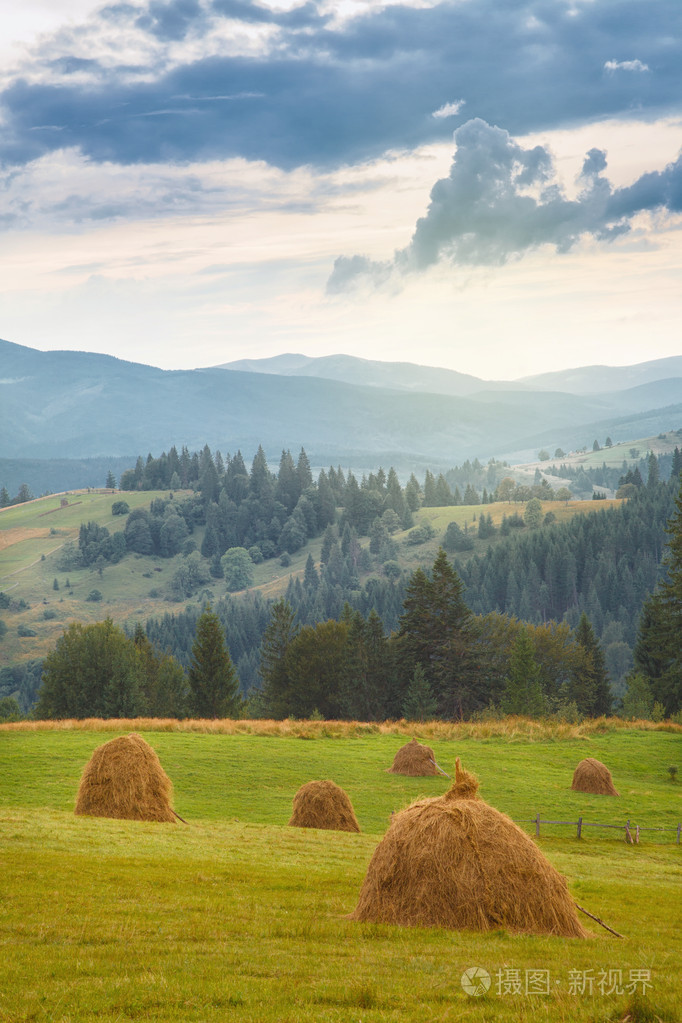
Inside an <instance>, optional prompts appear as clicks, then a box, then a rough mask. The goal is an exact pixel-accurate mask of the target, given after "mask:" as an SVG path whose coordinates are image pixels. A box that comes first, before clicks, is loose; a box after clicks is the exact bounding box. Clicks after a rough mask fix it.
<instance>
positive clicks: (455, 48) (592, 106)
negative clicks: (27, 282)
mask: <svg viewBox="0 0 682 1023" xmlns="http://www.w3.org/2000/svg"><path fill="white" fill-rule="evenodd" d="M360 10H361V12H362V13H360V14H357V15H348V16H346V17H344V19H343V20H340V19H338V18H337V19H336V20H334V19H333V18H332V17H331V16H330V14H329V13H328V10H327V8H326V7H322V6H321V5H320V6H318V5H317V4H315V3H312V2H306V3H303V4H299V5H298V6H294V7H293V8H291V9H289V10H282V9H275V8H271V7H268V6H266V5H265V4H260V3H254V2H248V0H203V2H199V0H143V2H141V3H136V4H132V3H118V4H111V5H109V6H108V7H105V8H103V9H102V10H101V11H99V12H98V13H97V14H96V15H94V16H93V17H92V19H91V20H90V21H88V22H87V23H84V24H83V25H81V26H77V27H76V28H73V29H69V30H68V31H67V30H66V29H65V30H63V32H62V33H58V34H57V35H55V36H54V37H53V38H47V39H44V38H43V39H41V42H40V43H39V46H38V48H37V49H36V50H35V52H34V53H33V56H32V57H31V59H30V60H27V61H26V62H25V63H24V64H23V65H22V66H21V67H19V69H18V71H13V72H6V73H5V75H4V77H3V79H2V81H3V83H4V85H3V86H2V87H1V88H0V116H1V118H2V123H3V132H2V135H1V136H0V163H4V164H5V165H7V164H15V165H18V164H22V163H27V162H30V161H32V160H35V159H36V158H37V157H40V156H43V155H45V154H48V153H51V152H55V151H56V150H58V149H60V148H61V147H62V146H75V147H78V148H79V149H80V151H81V152H82V153H83V154H84V156H85V157H87V158H89V159H92V160H96V161H113V162H116V163H121V164H144V163H146V162H158V161H162V160H164V161H167V162H178V163H182V162H192V161H196V160H205V159H226V158H230V157H235V156H241V157H244V158H246V159H249V160H265V161H267V162H269V163H271V164H273V165H275V166H277V167H280V168H284V169H291V168H293V167H300V166H305V165H312V166H316V167H322V168H332V167H339V166H342V165H346V164H352V163H357V162H360V161H366V160H370V159H374V158H376V157H378V156H379V155H381V154H382V153H385V152H386V151H387V150H391V149H405V148H411V147H415V146H417V145H423V144H428V143H430V142H434V141H439V140H445V139H447V138H449V137H450V130H451V125H450V123H449V118H450V117H452V116H454V115H455V114H456V113H457V112H458V110H459V108H460V104H461V102H462V101H461V100H457V101H447V102H444V97H447V96H466V98H467V99H466V102H467V111H471V112H472V113H474V114H475V115H476V116H478V117H480V118H481V119H483V120H485V121H487V122H488V123H489V124H493V123H496V124H504V125H505V127H506V128H507V129H508V130H509V131H510V132H512V133H513V134H515V135H519V134H525V133H528V132H531V131H537V130H544V129H547V128H556V127H558V126H560V125H569V124H575V123H576V122H578V121H581V120H587V119H590V120H593V119H595V118H601V117H617V116H619V115H621V114H622V115H627V116H632V111H633V110H637V111H638V116H641V117H651V116H654V115H655V116H660V115H661V114H662V113H664V112H665V111H671V110H677V109H678V107H679V97H680V94H681V90H682V4H680V3H679V0H648V2H647V4H641V3H636V2H634V0H613V2H611V3H609V4H602V3H590V4H581V5H573V6H571V5H569V4H566V3H553V4H551V3H547V2H546V0H514V2H513V3H510V2H508V0H476V2H475V3H462V2H461V0H442V2H440V3H434V4H433V5H430V6H410V5H409V4H395V3H394V4H389V5H387V6H370V7H368V8H364V7H363V8H360ZM661 26H665V32H662V31H661ZM635 51H636V52H637V53H638V58H637V60H628V61H620V62H619V61H616V60H614V58H613V53H614V52H625V53H628V52H630V53H631V52H635ZM649 67H655V69H656V74H655V75H654V74H642V73H638V74H633V73H630V72H632V71H640V72H641V71H643V70H644V69H646V68H649ZM604 69H607V73H604ZM626 72H628V73H626ZM86 85H87V87H86ZM240 94H241V95H242V97H243V99H242V100H240V101H238V100H235V99H232V98H231V99H230V100H229V101H228V100H226V101H224V102H213V103H211V104H209V103H208V102H207V100H208V99H209V97H221V96H229V97H236V96H239V95H240ZM184 95H187V96H192V97H193V102H194V106H196V104H199V105H200V109H199V110H198V111H197V110H195V109H194V106H193V108H192V111H191V116H188V113H189V111H188V109H186V108H184V107H183V106H182V104H180V105H178V104H177V103H176V102H175V101H174V97H176V96H184ZM247 97H248V98H247ZM154 111H165V112H166V113H165V114H164V115H163V116H156V117H154V118H151V117H150V116H149V115H150V114H151V113H153V112H154ZM151 120H154V122H155V124H154V127H153V128H152V127H150V126H149V122H150V121H151ZM141 122H145V125H146V126H145V127H142V126H141ZM40 125H51V126H54V127H55V128H57V129H59V131H53V132H40V131H36V130H35V129H36V127H37V126H40Z"/></svg>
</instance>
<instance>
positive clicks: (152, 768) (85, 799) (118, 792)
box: [76, 732, 176, 821]
mask: <svg viewBox="0 0 682 1023" xmlns="http://www.w3.org/2000/svg"><path fill="white" fill-rule="evenodd" d="M172 796H173V786H172V784H171V781H170V778H169V777H168V775H167V774H166V772H165V771H164V769H163V768H162V767H161V763H160V761H159V758H158V756H157V755H156V752H155V751H154V750H153V749H152V747H151V746H150V745H149V744H148V743H147V742H145V740H144V739H143V738H142V736H141V735H138V734H137V733H136V732H131V733H130V735H121V736H120V737H119V738H117V739H111V740H110V741H109V742H105V743H104V745H103V746H98V747H97V749H96V750H95V752H94V753H93V754H92V756H91V758H90V760H89V762H88V764H87V765H86V768H85V770H84V771H83V776H82V777H81V781H80V785H79V786H78V795H77V797H76V813H77V814H83V815H87V816H90V817H115V818H118V819H121V820H132V821H175V820H176V814H175V813H174V812H173V809H172V807H171V801H172Z"/></svg>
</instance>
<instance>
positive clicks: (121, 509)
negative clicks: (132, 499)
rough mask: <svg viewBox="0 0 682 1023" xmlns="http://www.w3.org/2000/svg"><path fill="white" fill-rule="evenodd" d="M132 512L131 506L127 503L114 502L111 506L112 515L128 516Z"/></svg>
mask: <svg viewBox="0 0 682 1023" xmlns="http://www.w3.org/2000/svg"><path fill="white" fill-rule="evenodd" d="M129 511H130V505H129V504H128V502H127V501H114V503H113V504H112V506H111V514H112V515H127V514H128V512H129Z"/></svg>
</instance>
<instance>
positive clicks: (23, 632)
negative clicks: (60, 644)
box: [17, 625, 38, 637]
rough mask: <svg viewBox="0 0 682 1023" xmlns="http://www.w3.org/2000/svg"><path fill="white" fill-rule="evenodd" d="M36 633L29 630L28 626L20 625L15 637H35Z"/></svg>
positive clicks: (33, 630)
mask: <svg viewBox="0 0 682 1023" xmlns="http://www.w3.org/2000/svg"><path fill="white" fill-rule="evenodd" d="M37 635H38V633H37V632H36V630H35V629H31V628H30V627H29V626H28V625H20V626H19V627H18V629H17V636H22V637H27V636H37Z"/></svg>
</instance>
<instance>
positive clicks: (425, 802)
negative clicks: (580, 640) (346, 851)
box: [351, 758, 588, 938]
mask: <svg viewBox="0 0 682 1023" xmlns="http://www.w3.org/2000/svg"><path fill="white" fill-rule="evenodd" d="M456 764H457V766H456V780H455V784H454V785H453V786H452V788H451V789H450V790H449V792H447V793H446V794H445V795H444V796H441V797H439V798H435V799H433V798H432V799H420V800H418V801H417V802H416V803H413V804H412V805H411V806H408V807H407V809H406V810H402V811H401V812H400V813H398V814H396V815H395V816H394V817H393V820H392V822H391V826H390V828H389V829H388V831H387V832H386V834H385V836H384V838H383V839H382V840H381V842H380V843H379V845H378V846H377V848H376V850H375V852H374V855H373V857H372V859H371V861H370V864H369V867H368V869H367V874H366V876H365V880H364V883H363V885H362V889H361V891H360V897H359V900H358V904H357V907H356V909H355V910H354V912H353V913H352V914H351V919H353V920H368V921H373V922H375V923H385V924H402V925H407V926H420V927H446V928H451V929H453V930H473V931H488V930H492V929H497V928H505V929H507V930H509V931H513V932H519V933H533V934H555V935H562V936H564V937H571V938H584V937H586V936H587V933H588V932H587V931H585V930H584V928H583V927H582V925H581V923H580V921H579V919H578V914H577V912H576V906H575V903H574V902H573V899H572V898H571V895H570V893H569V891H568V886H567V884H566V880H565V879H564V877H562V875H561V874H559V872H558V871H557V870H556V869H555V868H554V867H553V866H552V864H551V863H550V862H549V860H547V859H546V857H545V856H544V855H543V854H542V852H540V850H539V849H538V847H537V846H536V845H535V843H534V842H533V841H532V839H530V838H529V836H528V835H526V833H525V832H524V831H522V830H521V829H520V828H519V827H517V825H516V824H514V822H513V821H511V820H510V819H509V817H506V816H505V815H504V814H503V813H500V812H499V811H498V810H495V809H494V808H493V807H492V806H488V804H487V803H485V802H483V800H482V799H480V798H479V797H478V795H477V788H478V783H477V781H476V779H475V778H474V777H473V776H472V775H470V774H469V773H468V772H466V771H463V770H462V768H461V767H460V763H459V758H458V759H457V762H456Z"/></svg>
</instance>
